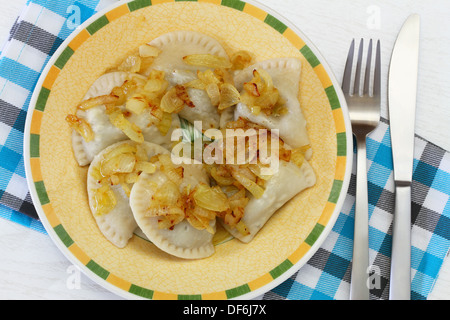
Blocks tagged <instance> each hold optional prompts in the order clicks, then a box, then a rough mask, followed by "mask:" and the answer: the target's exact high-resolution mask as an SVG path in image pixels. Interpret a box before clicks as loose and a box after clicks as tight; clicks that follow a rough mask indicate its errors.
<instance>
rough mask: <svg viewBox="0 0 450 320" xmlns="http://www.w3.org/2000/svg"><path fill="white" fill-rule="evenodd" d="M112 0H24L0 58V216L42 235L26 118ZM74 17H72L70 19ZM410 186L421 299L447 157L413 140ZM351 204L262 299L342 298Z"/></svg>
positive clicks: (373, 237) (444, 193) (378, 246)
mask: <svg viewBox="0 0 450 320" xmlns="http://www.w3.org/2000/svg"><path fill="white" fill-rule="evenodd" d="M116 1H117V0H64V1H62V0H30V1H29V2H28V4H27V6H26V8H25V9H24V11H23V12H22V14H21V15H20V16H19V17H18V19H17V21H16V23H15V25H14V28H13V29H12V30H11V36H10V39H9V40H8V42H7V43H6V45H5V46H4V47H3V51H2V54H1V55H0V216H1V217H3V218H5V219H8V220H12V221H15V222H18V223H20V224H22V225H25V226H27V227H29V228H32V229H35V230H38V231H41V232H43V233H45V230H44V228H43V227H42V225H41V223H40V222H39V221H37V220H35V219H33V218H32V217H36V211H35V210H34V207H33V204H32V201H31V198H30V195H29V192H28V189H27V183H26V179H25V170H24V159H23V156H22V149H23V144H22V140H23V133H24V126H25V118H26V114H27V110H28V105H29V102H30V99H31V95H32V92H33V89H34V86H35V84H36V82H37V81H38V78H39V76H40V74H41V72H42V70H43V68H44V66H45V64H46V63H47V61H48V60H49V59H50V57H51V56H52V54H53V53H54V52H55V50H56V49H57V48H58V47H59V45H60V44H61V43H62V42H63V41H64V39H65V38H66V37H67V36H68V35H69V34H70V33H71V32H72V31H73V29H74V27H76V26H77V24H78V23H82V22H83V21H85V20H86V19H87V18H89V17H90V16H91V15H92V14H94V13H95V12H96V11H97V10H99V9H100V8H103V7H105V6H106V5H109V4H111V3H114V2H116ZM74 14H75V15H74ZM415 141H416V153H415V162H414V169H415V171H414V183H413V190H412V193H413V194H412V196H413V199H412V201H413V205H412V208H413V214H412V219H413V227H412V243H413V248H412V269H413V270H412V271H413V272H412V275H413V277H414V278H413V282H412V291H413V292H412V298H413V299H426V298H427V296H428V294H429V293H430V291H431V289H432V287H433V284H434V282H435V280H436V278H437V276H438V273H439V270H440V268H441V265H442V262H443V260H444V258H445V256H446V254H447V251H448V248H449V247H450V201H449V195H450V153H448V152H446V151H444V150H442V149H440V148H438V147H437V146H435V145H433V144H431V143H428V142H427V141H425V140H423V139H421V138H420V137H417V138H416V140H415ZM368 158H369V173H368V178H369V202H370V205H369V210H370V212H369V214H370V239H369V240H370V262H371V264H372V265H373V270H372V271H373V279H374V280H375V281H374V283H373V285H374V288H373V289H372V290H371V294H372V298H374V299H387V298H388V284H389V280H388V279H389V266H390V253H391V231H392V212H393V207H394V199H395V197H394V193H393V190H394V183H393V177H392V156H391V149H390V136H389V126H388V122H387V121H386V120H384V121H383V122H382V123H381V125H380V126H379V128H378V129H377V130H376V131H375V132H374V134H372V135H371V137H370V139H369V141H368ZM354 202H355V176H354V174H353V179H352V183H351V185H350V189H349V194H348V197H347V199H346V201H345V203H344V207H343V209H342V213H341V214H340V216H339V218H338V220H337V222H336V225H335V226H334V228H333V230H332V232H331V234H330V235H329V237H328V238H327V240H326V241H325V243H324V244H323V246H322V247H321V248H320V249H319V250H318V252H317V253H316V254H315V255H314V256H313V257H312V258H311V260H310V261H309V262H308V263H307V264H306V265H305V266H304V267H302V268H301V270H300V271H299V272H298V273H296V274H295V275H294V276H292V277H291V278H290V279H288V280H287V281H285V282H284V283H283V284H282V285H280V286H278V287H277V288H275V289H273V290H272V291H270V292H268V293H266V294H265V295H264V296H263V299H348V297H349V288H350V286H349V284H350V270H351V259H352V243H353V223H354V218H353V217H354Z"/></svg>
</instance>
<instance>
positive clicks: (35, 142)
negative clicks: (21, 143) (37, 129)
mask: <svg viewBox="0 0 450 320" xmlns="http://www.w3.org/2000/svg"><path fill="white" fill-rule="evenodd" d="M40 139H41V136H40V135H38V134H34V133H31V134H30V157H31V158H39V157H40Z"/></svg>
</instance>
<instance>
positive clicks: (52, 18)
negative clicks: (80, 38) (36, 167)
mask: <svg viewBox="0 0 450 320" xmlns="http://www.w3.org/2000/svg"><path fill="white" fill-rule="evenodd" d="M116 1H117V0H69V1H58V0H30V1H28V3H27V5H26V7H25V8H24V10H23V12H22V14H21V15H20V16H19V17H18V18H17V20H16V23H15V24H14V27H13V28H12V30H11V32H10V37H9V39H8V41H7V43H6V44H5V45H4V46H3V50H2V53H1V55H0V205H2V206H1V207H0V215H1V216H3V217H6V218H8V219H10V220H14V221H17V222H20V223H21V224H24V225H26V226H30V227H33V228H34V227H36V228H38V229H41V228H39V225H38V226H35V224H36V223H35V221H34V219H37V214H36V211H35V209H34V206H33V203H32V200H31V197H30V194H29V192H28V187H27V182H26V178H25V169H24V159H23V135H24V127H25V119H26V115H27V110H28V105H29V103H30V100H31V96H32V93H33V90H34V87H35V85H36V83H37V81H38V79H39V76H40V75H41V72H42V70H43V69H44V67H45V65H46V64H47V62H48V61H49V59H50V58H51V56H52V55H53V54H54V53H55V51H56V50H57V49H58V47H59V46H60V45H61V44H62V42H63V41H64V39H66V38H67V37H68V36H69V35H70V34H71V33H72V31H73V30H74V29H75V28H76V27H77V26H78V25H79V24H81V23H83V22H84V21H85V20H86V19H88V18H89V17H91V16H92V15H93V14H94V13H95V12H96V11H98V10H100V9H102V8H104V7H105V6H107V5H109V4H111V3H114V2H116ZM23 215H26V217H24V216H23ZM32 218H34V219H32Z"/></svg>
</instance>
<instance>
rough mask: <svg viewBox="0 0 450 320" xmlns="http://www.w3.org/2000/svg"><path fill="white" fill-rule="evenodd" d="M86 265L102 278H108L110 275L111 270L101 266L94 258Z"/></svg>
mask: <svg viewBox="0 0 450 320" xmlns="http://www.w3.org/2000/svg"><path fill="white" fill-rule="evenodd" d="M86 267H87V268H88V269H89V270H91V271H92V272H93V273H95V274H96V275H98V276H99V277H100V278H102V279H103V280H106V279H107V278H108V277H109V275H110V272H109V271H108V270H106V269H104V268H103V267H101V266H100V265H99V264H97V263H96V262H95V261H94V260H91V261H89V262H88V263H87V264H86Z"/></svg>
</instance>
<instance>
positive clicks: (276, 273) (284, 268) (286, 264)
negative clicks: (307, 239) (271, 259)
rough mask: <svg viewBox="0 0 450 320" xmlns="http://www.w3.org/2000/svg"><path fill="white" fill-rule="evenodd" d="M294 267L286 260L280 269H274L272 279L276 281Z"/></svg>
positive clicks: (271, 272) (271, 273)
mask: <svg viewBox="0 0 450 320" xmlns="http://www.w3.org/2000/svg"><path fill="white" fill-rule="evenodd" d="M292 266H293V263H292V262H291V261H289V259H286V260H284V261H283V262H282V263H281V264H280V265H279V266H278V267H276V268H274V269H273V270H272V271H270V272H269V273H270V275H271V276H272V278H274V279H276V278H278V277H279V276H281V275H282V274H283V273H285V272H286V271H288V270H289V269H290V268H291V267H292Z"/></svg>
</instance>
